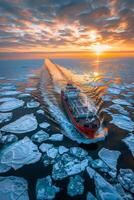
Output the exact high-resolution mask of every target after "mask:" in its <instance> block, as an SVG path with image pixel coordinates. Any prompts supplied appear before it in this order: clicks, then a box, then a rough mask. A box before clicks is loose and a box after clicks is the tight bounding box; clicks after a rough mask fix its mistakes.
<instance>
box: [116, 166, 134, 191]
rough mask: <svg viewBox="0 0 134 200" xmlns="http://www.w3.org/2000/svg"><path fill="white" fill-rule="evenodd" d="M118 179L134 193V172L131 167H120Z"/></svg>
mask: <svg viewBox="0 0 134 200" xmlns="http://www.w3.org/2000/svg"><path fill="white" fill-rule="evenodd" d="M118 181H119V182H120V184H121V185H122V187H124V188H125V189H126V190H128V191H129V192H132V193H134V172H133V171H132V170H131V169H120V173H119V175H118Z"/></svg>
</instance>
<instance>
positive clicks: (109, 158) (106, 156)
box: [98, 148, 121, 170]
mask: <svg viewBox="0 0 134 200" xmlns="http://www.w3.org/2000/svg"><path fill="white" fill-rule="evenodd" d="M120 154H121V153H120V152H119V151H113V150H109V149H106V148H102V149H101V150H100V151H99V153H98V155H99V157H100V158H101V160H103V161H104V162H105V163H106V165H108V166H109V167H110V168H111V169H113V170H116V169H117V168H116V165H117V160H118V158H119V156H120Z"/></svg>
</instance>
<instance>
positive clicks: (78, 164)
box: [52, 153, 91, 180]
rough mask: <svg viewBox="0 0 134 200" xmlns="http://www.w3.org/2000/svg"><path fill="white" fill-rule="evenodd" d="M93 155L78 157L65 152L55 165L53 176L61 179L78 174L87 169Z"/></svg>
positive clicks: (55, 178)
mask: <svg viewBox="0 0 134 200" xmlns="http://www.w3.org/2000/svg"><path fill="white" fill-rule="evenodd" d="M89 161H91V157H86V158H83V159H78V158H77V157H75V156H72V155H69V154H68V153H64V154H63V155H62V156H61V157H60V158H59V159H58V160H57V161H56V162H55V163H54V165H53V170H52V177H53V179H54V180H61V179H63V178H65V177H67V176H71V175H75V174H78V173H80V172H82V171H84V170H85V168H86V167H87V166H88V162H89Z"/></svg>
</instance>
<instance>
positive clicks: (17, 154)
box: [0, 137, 41, 171]
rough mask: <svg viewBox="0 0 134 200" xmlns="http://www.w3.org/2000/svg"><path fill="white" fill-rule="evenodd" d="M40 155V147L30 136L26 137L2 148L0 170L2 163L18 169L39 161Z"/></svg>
mask: <svg viewBox="0 0 134 200" xmlns="http://www.w3.org/2000/svg"><path fill="white" fill-rule="evenodd" d="M40 157H41V153H40V152H39V150H38V147H37V146H36V145H35V144H34V143H33V142H32V141H31V140H30V139H29V138H28V137H25V138H24V139H22V140H19V141H18V142H15V143H13V144H11V145H9V146H7V147H5V148H3V149H2V150H1V152H0V171H1V164H3V165H5V166H9V167H10V168H11V167H12V168H13V169H15V170H16V169H19V168H21V167H22V166H24V165H28V164H31V163H35V162H37V161H39V160H40Z"/></svg>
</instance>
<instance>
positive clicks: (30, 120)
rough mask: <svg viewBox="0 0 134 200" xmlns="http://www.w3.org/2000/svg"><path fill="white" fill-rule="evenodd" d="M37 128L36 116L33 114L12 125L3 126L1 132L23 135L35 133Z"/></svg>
mask: <svg viewBox="0 0 134 200" xmlns="http://www.w3.org/2000/svg"><path fill="white" fill-rule="evenodd" d="M36 128H37V120H36V118H35V116H34V115H33V114H27V115H24V116H23V117H21V118H19V119H17V120H16V121H14V122H12V123H10V124H8V125H5V126H3V127H2V128H1V131H5V132H11V133H16V134H21V133H27V132H30V131H33V130H35V129H36Z"/></svg>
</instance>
